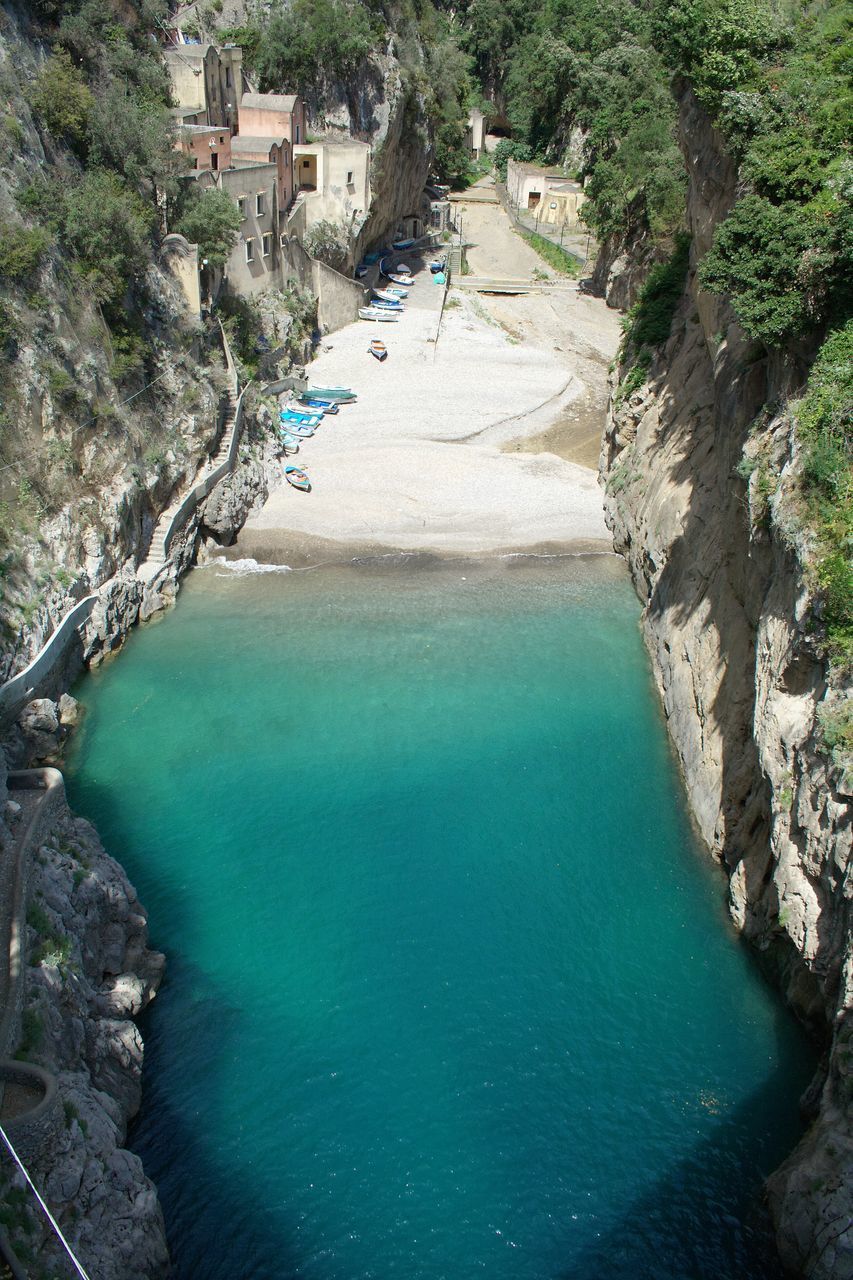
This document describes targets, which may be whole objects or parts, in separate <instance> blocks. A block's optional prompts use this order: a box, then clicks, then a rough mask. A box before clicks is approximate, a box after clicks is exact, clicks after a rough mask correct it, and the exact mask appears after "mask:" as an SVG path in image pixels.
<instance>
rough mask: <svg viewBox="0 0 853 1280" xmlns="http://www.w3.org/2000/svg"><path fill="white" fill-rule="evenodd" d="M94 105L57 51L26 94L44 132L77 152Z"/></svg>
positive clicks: (64, 54) (82, 82)
mask: <svg viewBox="0 0 853 1280" xmlns="http://www.w3.org/2000/svg"><path fill="white" fill-rule="evenodd" d="M94 105H95V99H94V97H93V95H92V93H91V91H90V89H89V87H88V85H87V84H86V81H85V80H84V78H83V75H82V73H81V72H80V71H79V70H78V69H77V67H75V66H74V64H73V63H72V61H71V57H70V55H69V54H68V53H67V52H66V51H65V50H64V49H60V50H59V51H58V52H57V53H55V54H54V55H53V57H52V58H48V60H47V62H46V63H45V64H44V67H43V69H42V71H41V72H40V74H39V75H38V77H37V78H36V81H35V84H34V86H33V89H32V92H31V94H30V106H31V107H32V109H33V111H34V112H35V114H36V116H37V117H38V119H39V120H40V121H41V123H42V124H43V125H44V127H45V128H46V129H47V130H48V132H49V133H52V134H53V136H54V137H55V138H64V139H65V140H66V141H67V142H68V143H69V145H70V146H72V147H73V148H74V149H75V150H80V149H81V148H82V147H83V143H84V141H85V138H86V128H87V125H88V122H89V115H90V113H91V111H92V108H93V106H94Z"/></svg>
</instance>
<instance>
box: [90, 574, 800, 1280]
mask: <svg viewBox="0 0 853 1280" xmlns="http://www.w3.org/2000/svg"><path fill="white" fill-rule="evenodd" d="M638 614H639V609H638V605H637V601H636V599H635V597H634V594H633V592H632V590H631V588H630V585H629V583H628V581H627V578H626V576H625V573H624V570H623V568H622V566H621V563H620V562H618V561H616V560H615V558H612V557H606V556H605V557H597V558H592V559H572V558H570V557H553V558H543V559H538V560H531V559H530V558H527V557H513V558H506V559H502V560H492V561H490V562H483V563H479V564H477V563H465V562H456V563H449V564H448V563H439V562H431V561H427V562H424V561H413V560H411V559H407V558H402V559H395V558H393V557H389V558H387V559H385V560H383V561H381V562H378V563H371V564H362V565H359V566H355V567H349V568H344V567H341V568H326V569H320V570H314V571H310V572H287V571H286V570H284V569H277V570H275V571H272V572H261V571H260V570H259V569H258V568H257V567H255V566H252V565H251V564H244V565H242V566H237V567H235V566H234V565H233V564H232V565H231V566H230V567H225V566H213V567H209V568H206V569H204V570H200V571H197V572H194V573H193V574H192V575H191V577H190V578H189V580H188V581H187V583H186V584H185V586H184V588H183V589H182V591H181V594H180V597H179V602H178V605H177V608H176V609H175V610H174V611H173V612H172V613H171V614H169V615H167V616H165V617H164V618H162V619H161V620H159V621H158V623H157V624H156V625H154V626H148V627H145V628H143V629H141V630H140V631H138V632H137V633H135V634H134V635H133V636H131V638H130V640H129V642H128V644H127V647H126V652H125V653H124V654H123V655H122V656H121V658H120V659H119V660H118V661H116V662H112V663H109V664H107V665H106V666H104V667H103V668H102V669H100V670H99V671H96V672H94V673H93V674H92V675H91V676H89V677H86V678H85V679H84V680H83V681H81V683H80V685H79V688H78V689H77V690H75V692H76V693H77V695H78V696H79V697H80V698H81V700H82V701H83V703H84V704H85V706H86V709H87V715H86V719H85V722H84V726H83V728H82V730H81V732H80V733H79V736H78V738H77V740H76V743H75V745H74V750H73V755H72V758H71V760H70V762H69V765H70V767H69V793H70V798H71V801H72V803H73V805H74V806H75V807H76V808H77V809H78V811H80V812H82V813H84V814H85V815H86V816H88V817H90V818H91V819H92V820H93V821H94V822H95V823H96V825H97V826H98V828H99V830H100V833H101V836H102V838H103V840H104V843H105V844H106V846H107V848H108V849H109V850H110V852H112V853H113V854H114V855H115V856H116V857H117V858H118V859H119V860H120V861H121V862H122V863H123V865H124V866H125V867H126V869H127V871H128V874H129V875H130V877H131V879H132V881H133V882H134V883H135V885H136V887H137V889H138V891H139V894H140V897H141V899H142V901H143V902H144V903H145V905H146V907H147V909H148V911H149V914H150V922H151V937H152V945H154V946H157V947H159V948H161V949H163V950H165V951H166V953H167V956H168V971H167V980H166V983H165V984H164V986H163V989H162V990H161V992H160V994H159V996H158V998H157V1000H156V1001H155V1002H154V1004H153V1005H152V1007H151V1009H150V1011H149V1012H148V1013H147V1014H146V1016H145V1018H144V1020H143V1032H144V1035H145V1039H146V1072H145V1095H144V1101H143V1110H142V1114H141V1116H140V1118H139V1120H138V1122H137V1124H136V1126H135V1128H134V1130H133V1133H132V1145H133V1147H134V1149H135V1150H136V1151H138V1152H139V1154H140V1155H141V1156H142V1158H143V1160H144V1162H145V1165H146V1169H147V1171H148V1172H149V1174H150V1175H151V1176H152V1177H153V1178H154V1179H155V1181H156V1182H157V1184H158V1188H159V1191H160V1195H161V1200H162V1202H163V1207H164V1211H165V1214H166V1220H167V1227H168V1231H169V1237H170V1247H171V1250H172V1254H173V1258H174V1261H175V1268H176V1274H177V1276H178V1277H180V1278H181V1280H198V1278H200V1277H205V1280H220V1278H221V1280H248V1278H249V1277H252V1278H258V1280H273V1278H275V1280H282V1278H283V1277H297V1276H298V1277H307V1278H308V1280H362V1278H363V1280H368V1278H375V1280H383V1278H384V1277H389V1276H396V1277H401V1280H468V1278H469V1277H475V1276H485V1277H488V1278H489V1280H570V1278H571V1280H575V1278H576V1280H593V1278H595V1280H607V1278H610V1277H613V1278H614V1280H629V1278H630V1280H636V1278H637V1277H649V1278H652V1277H654V1278H655V1280H685V1277H690V1278H691V1280H705V1278H707V1280H712V1278H713V1280H724V1278H730V1280H735V1278H738V1280H743V1278H750V1277H752V1278H760V1280H763V1278H765V1277H766V1278H768V1280H769V1278H770V1277H776V1276H778V1275H780V1274H781V1273H780V1271H779V1269H778V1265H777V1263H776V1262H775V1260H774V1257H773V1253H772V1248H771V1246H770V1243H769V1237H768V1234H767V1226H766V1222H765V1220H764V1218H763V1216H762V1212H761V1209H760V1205H759V1192H760V1183H761V1178H762V1177H763V1176H764V1175H766V1174H767V1173H768V1172H769V1171H770V1170H771V1169H772V1168H773V1166H774V1165H775V1164H776V1163H778V1162H779V1161H780V1160H781V1159H782V1158H783V1157H784V1155H785V1154H786V1152H787V1151H788V1150H789V1149H790V1147H791V1146H792V1145H793V1143H794V1142H795V1141H796V1138H797V1136H798V1133H799V1123H798V1115H797V1098H798V1095H799V1093H800V1091H801V1090H802V1088H803V1087H804V1086H805V1084H806V1083H807V1082H808V1079H809V1077H810V1075H811V1072H812V1068H813V1066H814V1059H813V1055H812V1052H811V1050H810V1048H809V1046H808V1045H807V1044H806V1042H805V1040H804V1038H803V1036H802V1034H801V1033H800V1031H799V1029H798V1028H797V1026H796V1025H795V1024H794V1022H793V1020H792V1019H791V1017H790V1016H789V1015H788V1013H787V1012H786V1011H785V1010H784V1008H783V1007H782V1005H781V1003H780V1001H779V1000H778V999H777V997H776V996H775V995H774V993H773V992H772V991H771V990H770V989H769V988H768V987H767V986H766V985H765V984H764V983H763V981H762V979H761V978H760V976H759V975H758V973H757V970H756V968H755V965H754V963H753V961H752V959H751V957H750V956H749V955H748V953H747V952H746V950H745V949H744V948H743V947H742V946H741V945H740V944H739V942H738V940H737V938H736V937H735V935H734V932H733V930H732V929H731V927H730V925H729V922H728V920H727V917H726V913H725V909H724V905H723V881H722V878H721V876H720V875H719V873H718V871H717V869H716V868H714V867H713V866H712V865H711V864H710V862H709V860H708V859H707V857H706V855H705V854H704V853H703V852H702V851H701V850H700V849H699V848H698V845H697V843H696V841H695V839H694V836H693V833H692V831H691V828H690V825H689V822H688V820H687V817H686V814H685V811H684V806H683V801H682V797H681V792H680V788H679V782H678V777H677V772H676V768H675V765H674V762H673V759H672V756H671V753H670V751H669V748H668V745H667V741H666V736H665V730H664V725H663V722H662V719H661V716H660V713H659V709H658V704H657V701H656V698H655V693H654V689H653V686H652V681H651V675H650V672H649V667H648V661H647V658H646V655H645V652H644V650H643V646H642V642H641V638H640V635H639V632H638V629H637V619H638Z"/></svg>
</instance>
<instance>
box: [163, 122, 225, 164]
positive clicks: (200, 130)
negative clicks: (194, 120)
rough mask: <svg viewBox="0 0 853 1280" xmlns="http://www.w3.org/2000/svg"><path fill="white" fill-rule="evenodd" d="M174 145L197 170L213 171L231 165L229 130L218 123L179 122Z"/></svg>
mask: <svg viewBox="0 0 853 1280" xmlns="http://www.w3.org/2000/svg"><path fill="white" fill-rule="evenodd" d="M175 146H176V148H177V150H178V151H182V152H183V153H184V155H186V156H189V158H190V161H191V163H192V167H193V169H195V170H197V171H199V172H203V171H204V170H206V169H212V170H213V171H214V173H215V172H216V171H217V170H218V169H228V168H230V166H231V131H230V129H227V128H225V129H223V128H222V126H220V125H209V124H183V123H182V124H179V125H178V129H177V137H176V142H175Z"/></svg>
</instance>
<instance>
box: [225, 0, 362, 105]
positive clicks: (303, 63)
mask: <svg viewBox="0 0 853 1280" xmlns="http://www.w3.org/2000/svg"><path fill="white" fill-rule="evenodd" d="M229 34H231V35H234V36H235V37H237V38H239V39H240V41H241V43H243V40H244V39H245V44H244V46H243V47H244V51H245V54H246V56H247V59H248V60H249V61H250V63H251V66H252V68H253V69H254V70H255V72H256V73H257V74H258V76H259V77H260V87H261V91H262V92H264V93H267V92H273V93H282V92H289V93H296V92H299V93H305V92H306V90H310V89H312V88H313V87H314V86H315V84H316V81H317V75H318V72H320V73H321V74H323V73H325V74H326V75H334V76H340V77H346V76H349V75H352V74H353V73H354V72H355V71H356V70H357V69H358V68H359V66H360V65H361V63H362V62H363V61H364V59H365V58H366V57H367V56H368V54H370V53H371V52H372V51H373V50H374V49H375V48H376V47H377V45H378V43H379V38H380V35H381V26H380V25H379V23H378V22H377V20H376V17H375V16H374V15H373V14H371V13H370V12H369V11H368V9H367V8H366V7H365V6H364V5H362V4H359V3H358V0H294V2H293V4H292V5H291V6H289V7H287V8H285V7H284V5H278V6H277V7H275V8H274V9H273V10H272V12H271V13H270V15H269V18H268V19H267V20H266V21H265V22H263V23H260V22H255V23H250V24H248V25H247V26H246V27H243V28H241V29H240V31H239V32H231V33H229Z"/></svg>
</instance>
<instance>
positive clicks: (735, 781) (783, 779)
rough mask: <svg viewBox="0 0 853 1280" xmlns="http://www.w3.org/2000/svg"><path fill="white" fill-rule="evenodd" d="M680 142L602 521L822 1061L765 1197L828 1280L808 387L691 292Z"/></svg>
mask: <svg viewBox="0 0 853 1280" xmlns="http://www.w3.org/2000/svg"><path fill="white" fill-rule="evenodd" d="M680 127H681V140H682V149H683V151H684V155H685V159H686V161H687V166H688V172H689V177H690V187H689V194H688V220H689V226H690V230H691V233H692V237H693V246H692V252H691V266H690V273H689V276H688V281H687V285H686V288H685V292H684V295H683V297H682V299H681V303H680V305H679V309H678V312H677V314H676V317H675V321H674V324H673V327H672V332H671V336H670V339H669V341H668V343H667V344H666V346H665V347H664V348H663V349H662V350H661V351H660V352H659V353H658V356H657V358H656V360H655V362H654V363H653V365H652V366H651V368H650V370H649V373H648V377H647V381H646V382H645V384H644V385H643V386H641V387H640V388H639V389H638V390H637V391H635V392H634V393H633V394H632V395H630V396H629V397H628V398H627V399H626V400H625V401H624V402H623V403H621V404H620V403H619V400H618V396H616V397H615V398H614V401H613V405H612V407H611V411H610V416H609V421H608V426H607V430H606V435H605V440H604V445H603V451H602V459H601V469H602V478H603V481H604V483H605V485H606V503H605V505H606V513H607V519H608V523H609V525H610V527H611V528H612V530H613V534H614V541H615V545H616V547H617V549H619V550H621V551H622V552H623V553H624V554H625V556H626V558H627V560H628V562H629V565H630V567H631V572H632V575H633V579H634V583H635V586H636V588H637V591H638V593H639V595H640V597H641V599H642V601H643V603H644V605H645V609H644V615H643V625H644V632H645V639H646V643H647V646H648V649H649V652H650V655H651V658H652V663H653V667H654V671H655V675H656V678H657V682H658V685H659V688H660V692H661V697H662V699H663V704H664V708H665V711H666V715H667V719H668V726H669V731H670V734H671V737H672V740H673V743H674V745H675V748H676V750H677V752H678V756H679V759H680V762H681V768H682V771H683V775H684V779H685V784H686V788H687V793H688V797H689V801H690V805H691V808H692V810H693V813H694V815H695V818H696V821H697V823H698V826H699V829H700V831H701V834H702V836H703V837H704V839H705V840H706V842H707V844H708V846H709V848H710V849H711V851H712V852H713V854H714V855H715V856H716V857H717V858H719V860H720V861H721V863H722V865H723V867H724V868H725V870H726V873H727V875H728V880H729V900H730V908H731V913H732V916H733V919H734V920H735V922H736V924H737V926H738V928H739V929H741V930H742V931H743V933H744V935H745V936H746V937H747V938H748V939H749V941H750V942H751V943H752V944H753V945H754V946H755V947H756V948H757V950H758V952H759V954H760V956H761V959H762V962H763V963H764V965H765V966H766V968H767V969H768V970H769V971H770V973H771V974H772V976H773V978H774V979H775V980H776V981H777V982H778V983H779V985H780V986H781V987H782V989H783V991H784V992H785V995H786V997H787V999H788V1000H789V1001H790V1003H791V1004H792V1006H793V1007H794V1008H795V1010H796V1011H797V1013H798V1014H799V1015H800V1016H801V1017H802V1018H803V1019H805V1020H806V1021H807V1022H808V1023H810V1024H811V1025H812V1026H813V1027H814V1028H815V1029H816V1031H817V1032H818V1034H819V1035H822V1036H824V1037H825V1039H826V1041H827V1043H828V1044H829V1045H830V1055H829V1059H828V1062H829V1066H828V1071H827V1074H826V1076H825V1078H824V1077H823V1076H821V1079H820V1080H819V1081H818V1082H816V1085H815V1087H814V1089H813V1090H812V1091H811V1093H812V1096H811V1098H810V1103H811V1106H812V1108H813V1109H812V1115H813V1116H814V1108H815V1107H816V1108H817V1111H818V1114H817V1117H816V1119H815V1121H814V1124H813V1126H812V1128H811V1130H810V1132H809V1134H808V1135H807V1136H806V1138H805V1139H804V1140H803V1142H802V1143H801V1144H800V1146H799V1147H798V1148H797V1150H796V1152H795V1153H794V1155H793V1156H792V1157H791V1159H790V1160H789V1161H788V1162H787V1163H786V1165H784V1166H783V1168H782V1169H780V1170H779V1171H778V1172H777V1173H776V1174H775V1175H774V1177H773V1178H772V1179H771V1181H770V1184H769V1191H770V1198H771V1208H772V1210H773V1213H774V1217H775V1220H776V1224H777V1232H778V1241H779V1246H780V1250H781V1252H782V1256H783V1259H784V1261H785V1262H786V1264H787V1265H789V1266H791V1267H793V1268H796V1269H798V1270H800V1271H802V1272H804V1273H805V1274H807V1275H809V1276H816V1277H822V1278H823V1277H826V1278H828V1277H833V1278H835V1280H839V1278H840V1277H842V1276H844V1277H849V1276H851V1275H853V1229H851V1226H850V1223H851V1221H853V1115H851V1110H853V1108H851V1097H853V1088H852V1087H851V1086H853V1063H851V1054H850V1044H851V1038H853V1017H851V1002H853V944H852V943H851V906H850V900H851V897H853V884H851V878H850V853H851V826H850V808H849V801H850V798H851V783H850V780H849V778H845V777H844V776H843V771H842V769H841V768H840V767H839V766H838V765H836V764H834V763H833V761H832V759H831V756H830V755H829V754H828V752H827V751H826V748H825V746H824V744H823V741H822V735H821V725H820V715H821V714H823V713H825V712H826V710H827V709H829V708H831V707H832V706H833V705H835V704H837V703H838V702H839V701H840V700H841V698H842V697H843V696H844V690H842V689H839V688H835V687H833V686H831V685H830V683H829V681H828V673H827V669H826V666H825V663H824V662H823V661H822V659H821V657H820V656H819V653H818V651H817V650H816V646H815V636H816V635H817V634H819V616H818V614H819V610H817V611H816V610H815V608H814V602H813V600H812V593H811V591H810V589H809V578H808V546H807V542H806V538H805V535H804V534H803V533H802V532H801V531H800V528H799V525H798V523H797V519H796V486H795V483H794V480H793V472H794V469H795V465H796V461H797V458H796V449H797V444H796V438H795V435H794V432H793V427H792V423H791V420H790V417H789V416H788V415H787V414H786V413H785V412H782V411H776V412H774V410H773V408H772V406H776V405H780V404H784V400H785V397H786V395H787V394H789V393H790V392H791V391H792V390H795V389H796V388H797V386H798V385H799V384H800V383H801V381H802V371H801V370H800V369H799V368H798V366H797V362H796V359H795V358H793V357H792V356H791V355H790V354H789V356H788V358H787V359H786V360H783V359H782V358H781V357H772V356H768V355H767V353H766V352H764V351H763V350H761V349H758V348H757V347H756V346H755V345H754V344H751V343H750V342H749V341H748V340H747V339H746V338H745V337H744V335H743V334H742V332H741V331H740V329H739V328H738V326H737V324H736V322H735V319H734V316H733V313H732V312H731V309H730V308H729V307H728V305H727V304H726V303H725V301H724V300H721V299H719V298H715V297H712V296H711V295H708V294H706V293H703V292H702V291H701V290H700V289H699V287H698V284H697V280H696V275H695V269H696V265H697V262H698V261H699V260H700V259H701V257H702V255H703V254H704V253H705V252H706V251H707V249H708V247H709V245H710V242H711V237H712V235H713V231H714V228H715V226H716V225H717V223H718V222H719V221H720V220H721V218H723V217H724V216H725V214H726V212H727V211H728V209H729V208H730V207H731V204H732V203H733V201H734V198H735V193H736V181H737V175H736V171H735V168H734V165H733V164H732V162H731V161H730V159H729V157H728V156H727V155H726V152H725V148H724V146H723V143H722V139H721V138H720V137H719V135H717V134H716V133H715V131H714V130H713V129H712V128H711V126H710V124H709V122H708V120H707V118H706V117H705V116H704V114H703V112H702V111H701V110H700V109H699V107H698V106H697V104H696V102H695V100H694V99H693V97H692V94H690V93H689V92H688V93H687V94H686V95H685V96H684V98H683V100H682V103H681V117H680ZM613 406H615V407H613ZM764 406H768V408H767V409H764V412H763V414H762V410H763V407H764ZM760 414H762V416H761V417H760V418H759V415H760ZM756 419H758V422H757V423H756ZM742 476H749V479H748V481H747V480H746V479H743V478H741V477H742Z"/></svg>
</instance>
